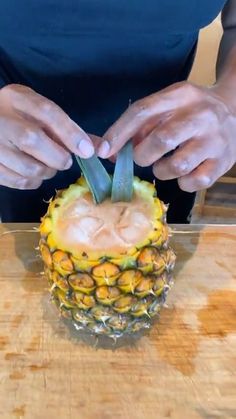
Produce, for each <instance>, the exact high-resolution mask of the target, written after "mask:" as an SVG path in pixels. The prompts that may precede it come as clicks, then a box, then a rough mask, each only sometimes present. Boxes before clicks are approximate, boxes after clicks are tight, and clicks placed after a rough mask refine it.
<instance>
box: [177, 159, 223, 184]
mask: <svg viewBox="0 0 236 419" xmlns="http://www.w3.org/2000/svg"><path fill="white" fill-rule="evenodd" d="M224 171H225V170H224V167H223V165H222V164H220V162H219V160H218V159H212V160H206V161H205V162H204V163H202V164H201V165H200V166H198V167H197V169H195V170H194V171H193V172H191V173H190V174H188V175H186V176H182V177H180V178H179V179H178V183H179V186H180V188H181V189H182V190H183V191H186V192H196V191H199V190H201V189H206V188H209V187H210V186H212V185H213V183H214V182H215V181H216V180H217V179H218V178H219V177H220V176H222V175H223V173H224Z"/></svg>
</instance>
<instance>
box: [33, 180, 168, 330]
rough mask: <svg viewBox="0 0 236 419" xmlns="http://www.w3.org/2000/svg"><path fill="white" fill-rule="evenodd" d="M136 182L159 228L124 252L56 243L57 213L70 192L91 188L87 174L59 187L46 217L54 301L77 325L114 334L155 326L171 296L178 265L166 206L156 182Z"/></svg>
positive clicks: (43, 246)
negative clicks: (70, 247) (154, 320)
mask: <svg viewBox="0 0 236 419" xmlns="http://www.w3.org/2000/svg"><path fill="white" fill-rule="evenodd" d="M135 182H136V184H137V185H138V187H139V188H140V187H141V188H142V187H143V188H146V190H147V192H148V193H149V194H151V196H152V198H153V205H154V206H155V222H154V228H153V231H152V232H151V233H150V234H149V236H148V237H146V238H145V239H144V240H143V242H142V243H139V244H137V246H136V247H133V248H132V249H129V251H127V252H126V253H123V254H122V255H121V254H104V255H103V256H102V257H101V256H99V258H95V256H94V254H89V253H86V252H82V253H77V254H72V253H70V252H68V251H66V250H65V249H63V248H60V245H59V244H58V243H56V241H55V238H54V237H53V217H54V213H55V211H57V209H58V208H59V207H60V206H61V205H63V200H64V199H65V198H66V197H68V193H72V195H73V193H74V189H75V188H77V190H78V188H85V189H86V183H85V180H84V179H83V178H80V179H79V180H78V181H77V183H76V184H74V185H71V186H70V188H69V190H64V191H60V192H59V193H58V194H57V196H56V198H55V199H54V200H53V201H52V202H51V203H50V205H49V208H48V211H47V214H46V215H45V216H44V217H43V218H42V222H41V225H40V235H41V239H40V251H41V256H42V259H43V262H44V265H45V274H46V277H47V279H48V282H49V285H50V292H51V295H52V299H53V301H54V302H55V303H56V305H57V306H58V308H59V310H60V312H61V314H62V316H64V317H66V318H69V319H71V320H72V321H73V323H74V324H75V326H76V328H77V329H86V330H87V331H89V332H91V333H93V334H97V335H107V336H110V337H115V338H116V337H120V336H122V335H123V334H124V333H133V332H137V331H139V330H140V329H142V328H147V327H149V326H150V323H151V319H152V317H154V316H155V315H156V314H157V313H159V311H160V308H161V306H162V305H163V304H164V302H165V300H166V296H167V293H168V290H169V286H170V283H171V282H172V271H173V267H174V263H175V254H174V252H173V250H172V249H171V248H170V247H169V228H168V225H167V223H166V207H165V205H164V204H163V203H162V202H161V201H160V200H159V199H158V198H157V197H156V191H155V187H154V185H152V184H150V183H148V182H144V181H140V180H139V179H138V178H135ZM68 191H70V192H68ZM71 191H72V192H71ZM86 191H88V189H86Z"/></svg>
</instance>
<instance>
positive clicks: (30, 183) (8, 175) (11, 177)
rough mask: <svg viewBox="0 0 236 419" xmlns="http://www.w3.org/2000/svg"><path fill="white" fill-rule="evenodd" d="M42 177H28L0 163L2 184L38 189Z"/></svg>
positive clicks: (17, 187)
mask: <svg viewBox="0 0 236 419" xmlns="http://www.w3.org/2000/svg"><path fill="white" fill-rule="evenodd" d="M41 183H42V179H27V178H24V177H22V176H20V175H18V174H17V173H15V172H14V171H12V170H10V169H8V168H7V167H5V166H4V165H2V164H1V163H0V185H1V186H7V187H8V188H14V189H38V188H39V186H40V185H41Z"/></svg>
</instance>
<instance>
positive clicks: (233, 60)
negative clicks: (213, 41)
mask: <svg viewBox="0 0 236 419" xmlns="http://www.w3.org/2000/svg"><path fill="white" fill-rule="evenodd" d="M222 26H223V30H224V33H223V36H222V40H221V43H220V48H219V54H218V59H217V65H216V76H217V77H216V80H217V83H216V88H217V89H218V90H219V92H220V93H221V94H222V96H223V97H225V99H226V101H227V104H228V105H229V106H231V107H233V109H234V110H235V111H236V0H229V1H228V2H227V3H226V6H225V7H224V10H223V11H222Z"/></svg>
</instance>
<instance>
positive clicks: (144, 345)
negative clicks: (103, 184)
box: [0, 224, 236, 419]
mask: <svg viewBox="0 0 236 419" xmlns="http://www.w3.org/2000/svg"><path fill="white" fill-rule="evenodd" d="M15 230H18V232H14V231H15ZM19 230H21V231H19ZM24 230H26V231H24ZM9 231H11V233H8V234H6V232H9ZM38 238H39V237H38V233H37V232H36V231H35V230H33V225H28V224H27V225H25V224H19V225H12V224H9V225H4V224H2V225H0V286H1V288H0V292H1V295H0V384H1V385H0V417H1V418H2V419H8V418H24V419H37V418H50V419H52V418H57V419H60V418H61V419H67V418H76V419H77V418H79V419H94V418H96V419H116V418H120V419H121V418H122V419H130V418H131V419H133V418H134V419H144V418H145V419H146V418H147V419H152V418H153V419H154V418H155V419H158V418H174V419H177V418H181V419H191V418H194V419H195V418H220V419H224V418H227V419H228V418H236V226H206V225H205V226H203V225H200V226H194V225H190V226H181V225H179V226H177V225H176V226H173V237H172V239H171V240H172V246H173V247H174V249H175V250H176V252H177V265H176V269H175V285H174V287H173V288H172V290H171V291H170V294H169V296H168V302H167V303H168V305H167V306H166V307H165V308H163V310H162V312H161V316H160V320H159V322H158V323H156V324H155V325H154V326H153V328H152V329H151V330H150V331H147V332H145V333H144V334H143V335H141V336H139V337H136V338H135V339H132V338H130V337H129V338H126V339H123V340H122V341H119V340H118V342H117V344H116V345H114V343H113V342H112V341H110V340H108V341H107V340H99V341H96V339H95V338H93V337H90V336H86V335H78V334H76V332H75V331H74V330H73V329H72V328H70V327H68V325H67V324H65V323H64V321H63V320H62V319H59V318H58V314H57V311H55V308H54V307H53V305H52V304H51V302H50V301H49V293H48V291H47V282H46V279H45V278H44V277H43V276H42V275H41V274H40V272H41V271H42V264H41V261H40V259H39V257H38V255H37V251H36V250H35V247H36V246H37V243H38ZM77 333H78V332H77Z"/></svg>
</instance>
